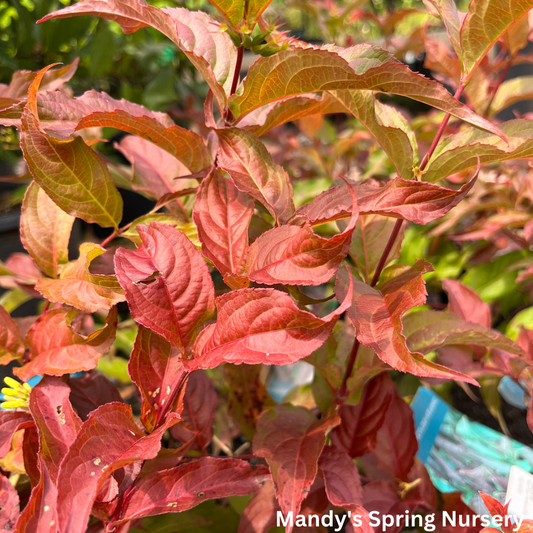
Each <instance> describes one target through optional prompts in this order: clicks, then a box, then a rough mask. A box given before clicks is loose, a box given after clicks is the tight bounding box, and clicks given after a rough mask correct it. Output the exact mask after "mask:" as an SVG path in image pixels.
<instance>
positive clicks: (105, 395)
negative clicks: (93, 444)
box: [68, 371, 122, 420]
mask: <svg viewBox="0 0 533 533" xmlns="http://www.w3.org/2000/svg"><path fill="white" fill-rule="evenodd" d="M68 386H69V387H70V401H71V403H72V406H73V407H74V409H75V410H76V412H77V413H78V415H79V416H80V418H81V419H82V420H87V417H88V416H89V413H91V412H92V411H94V410H95V409H96V408H97V407H100V406H101V405H104V404H106V403H111V402H121V401H122V397H121V396H120V393H119V392H118V389H117V388H116V387H115V385H114V384H113V383H112V382H111V381H110V380H109V379H107V378H106V377H105V376H104V375H103V374H100V373H99V372H95V371H90V372H86V373H85V374H84V375H83V376H82V377H76V378H72V379H69V382H68Z"/></svg>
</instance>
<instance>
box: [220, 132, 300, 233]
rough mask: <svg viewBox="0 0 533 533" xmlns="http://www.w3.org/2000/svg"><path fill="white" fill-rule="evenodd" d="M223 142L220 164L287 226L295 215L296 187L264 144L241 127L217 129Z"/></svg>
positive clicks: (275, 217) (237, 183)
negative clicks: (293, 186) (287, 222)
mask: <svg viewBox="0 0 533 533" xmlns="http://www.w3.org/2000/svg"><path fill="white" fill-rule="evenodd" d="M216 132H217V135H218V138H219V140H220V147H219V151H218V158H217V164H218V166H219V167H220V168H221V169H223V170H225V171H226V172H227V173H228V174H229V175H230V176H231V178H232V179H233V181H234V182H235V185H236V186H237V188H238V189H239V190H241V191H243V192H246V193H248V194H250V195H251V196H253V197H254V198H255V199H256V200H258V201H259V202H261V203H262V204H263V205H264V206H265V207H266V208H267V209H268V212H269V213H270V214H271V215H272V216H273V217H274V219H275V220H276V222H278V221H279V222H280V223H284V222H286V221H287V219H288V218H289V217H290V216H291V215H292V214H293V212H294V203H293V200H292V194H293V192H292V185H291V182H290V180H289V176H288V174H287V172H285V170H284V169H283V168H282V167H281V166H279V165H278V164H276V163H275V162H274V160H273V159H272V156H271V155H270V154H269V153H268V151H267V149H266V148H265V146H264V145H263V143H262V142H261V141H260V140H259V139H258V138H257V137H256V136H255V135H253V134H251V133H248V132H247V131H244V130H240V129H237V128H227V129H223V130H216Z"/></svg>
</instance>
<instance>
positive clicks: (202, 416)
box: [170, 370, 218, 451]
mask: <svg viewBox="0 0 533 533" xmlns="http://www.w3.org/2000/svg"><path fill="white" fill-rule="evenodd" d="M217 402H218V399H217V393H216V391H215V389H214V387H213V385H212V383H211V380H210V379H209V378H208V377H207V375H206V374H205V373H204V372H203V371H202V370H196V371H195V372H193V373H192V374H191V375H190V377H189V379H188V380H187V388H186V389H185V394H184V396H183V411H182V413H181V422H179V424H176V425H175V426H174V427H173V428H172V429H171V430H170V433H171V434H172V436H173V437H174V438H175V439H177V440H179V441H180V442H181V443H182V444H187V443H188V449H193V450H200V451H202V450H204V449H205V448H207V446H209V444H210V443H211V439H212V438H213V422H214V420H215V412H216V408H217Z"/></svg>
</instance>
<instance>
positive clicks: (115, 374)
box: [96, 355, 131, 383]
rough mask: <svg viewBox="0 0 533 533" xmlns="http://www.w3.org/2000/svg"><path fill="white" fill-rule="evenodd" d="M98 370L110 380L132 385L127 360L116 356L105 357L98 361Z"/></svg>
mask: <svg viewBox="0 0 533 533" xmlns="http://www.w3.org/2000/svg"><path fill="white" fill-rule="evenodd" d="M96 369H97V370H98V371H100V372H102V374H105V375H106V376H107V377H109V378H115V379H118V380H119V381H121V382H122V383H131V378H130V375H129V374H128V361H127V359H123V358H122V357H117V356H116V355H105V356H104V357H102V358H101V359H99V360H98V364H97V365H96Z"/></svg>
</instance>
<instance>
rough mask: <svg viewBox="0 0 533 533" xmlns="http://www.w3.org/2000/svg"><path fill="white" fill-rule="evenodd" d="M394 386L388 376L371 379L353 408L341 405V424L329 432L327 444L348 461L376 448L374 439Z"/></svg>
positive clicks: (383, 375)
mask: <svg viewBox="0 0 533 533" xmlns="http://www.w3.org/2000/svg"><path fill="white" fill-rule="evenodd" d="M394 390H395V386H394V383H393V381H392V379H391V378H390V377H389V375H388V374H386V373H384V374H381V375H379V376H377V377H376V378H374V379H373V380H372V381H370V383H369V384H368V385H367V386H366V387H365V388H364V390H363V393H362V396H361V399H360V400H359V403H358V404H357V405H350V404H348V403H344V404H343V405H341V407H340V409H339V416H340V418H341V423H340V424H339V425H338V426H337V427H336V428H335V429H334V430H333V431H332V432H331V442H332V443H333V444H334V445H335V447H336V448H338V449H340V450H344V451H346V452H347V453H348V454H349V455H350V457H361V456H363V455H365V454H366V453H369V452H371V451H372V450H373V449H374V447H375V446H376V435H377V432H378V431H379V429H380V428H381V426H382V425H383V421H384V420H385V415H386V414H387V409H388V407H389V405H390V402H391V399H392V395H393V393H394Z"/></svg>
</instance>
